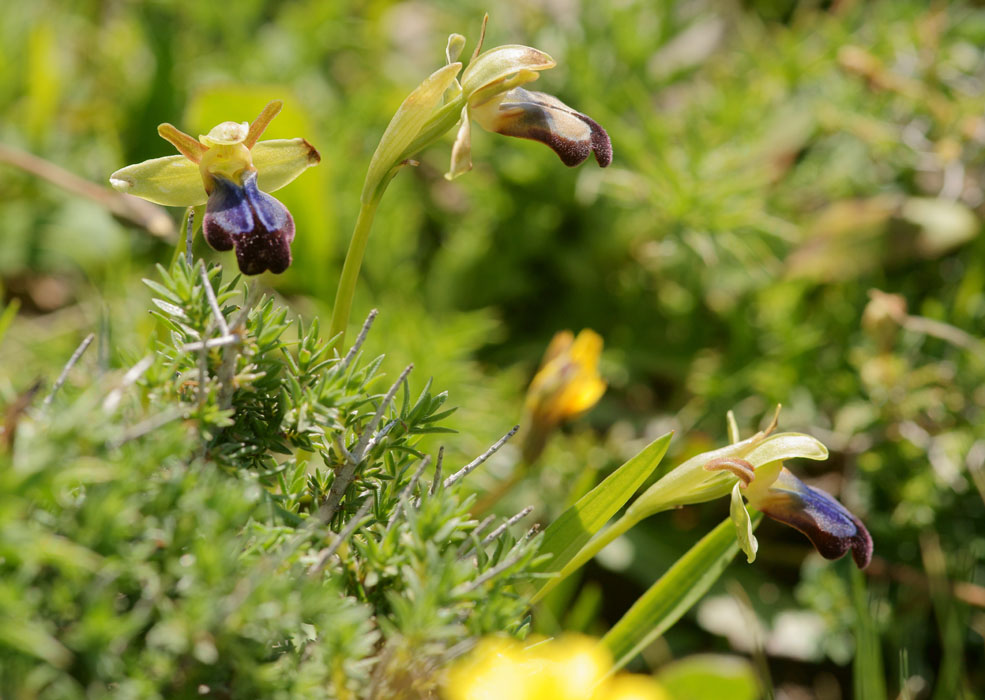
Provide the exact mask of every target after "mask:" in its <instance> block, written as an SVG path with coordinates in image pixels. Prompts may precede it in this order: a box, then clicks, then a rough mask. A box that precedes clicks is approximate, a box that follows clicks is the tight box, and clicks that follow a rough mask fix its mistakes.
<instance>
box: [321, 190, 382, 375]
mask: <svg viewBox="0 0 985 700" xmlns="http://www.w3.org/2000/svg"><path fill="white" fill-rule="evenodd" d="M380 194H382V191H381V192H380ZM379 203H380V198H379V196H376V197H373V198H371V199H369V200H368V201H365V202H363V203H362V206H361V207H360V208H359V216H358V217H357V218H356V226H355V228H353V230H352V240H350V241H349V252H347V253H346V255H345V263H344V264H343V265H342V276H341V277H340V278H339V288H338V291H337V292H336V293H335V306H334V307H333V308H332V326H331V328H330V330H329V333H328V336H329V337H330V338H334V340H333V341H332V348H333V349H335V350H337V351H338V352H339V354H340V355H341V354H342V350H343V349H344V348H345V331H346V327H347V326H348V325H349V312H350V311H352V297H353V296H354V295H355V293H356V282H357V281H358V280H359V268H361V267H362V264H363V255H364V254H365V253H366V242H367V241H368V240H369V232H370V230H372V228H373V217H374V216H375V215H376V207H377V206H379Z"/></svg>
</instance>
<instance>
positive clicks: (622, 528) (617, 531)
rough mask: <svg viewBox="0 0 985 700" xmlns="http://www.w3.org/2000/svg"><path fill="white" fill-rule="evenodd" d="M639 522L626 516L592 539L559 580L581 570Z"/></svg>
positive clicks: (566, 567)
mask: <svg viewBox="0 0 985 700" xmlns="http://www.w3.org/2000/svg"><path fill="white" fill-rule="evenodd" d="M638 522H639V519H637V518H631V517H629V516H628V515H624V516H622V517H621V518H619V520H617V521H616V522H614V523H613V524H612V525H610V526H609V527H607V528H605V529H604V530H602V531H601V532H599V533H598V534H597V535H595V537H593V538H592V539H590V540H589V541H588V544H586V545H585V546H584V547H582V548H581V550H580V551H579V552H578V554H576V555H575V557H574V559H572V560H571V561H569V562H568V563H567V565H565V567H564V568H563V569H561V573H560V574H559V575H558V578H559V579H564V578H567V577H568V576H570V575H571V574H573V573H574V572H575V571H577V570H578V569H579V568H581V567H582V566H584V565H585V564H586V563H587V562H588V561H589V560H590V559H591V558H592V557H594V556H595V555H596V554H598V553H599V552H601V551H602V550H603V549H605V548H606V546H607V545H608V544H609V543H610V542H612V541H613V540H614V539H616V538H617V537H619V535H622V534H625V533H626V532H627V531H628V530H629V529H630V528H631V527H633V525H635V524H636V523H638Z"/></svg>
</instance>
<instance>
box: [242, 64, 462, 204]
mask: <svg viewBox="0 0 985 700" xmlns="http://www.w3.org/2000/svg"><path fill="white" fill-rule="evenodd" d="M461 69H462V64H461V63H457V62H456V63H450V64H448V65H447V66H444V67H443V68H439V69H438V70H436V71H435V72H434V73H432V74H431V75H429V76H428V77H427V78H425V79H424V82H422V83H421V84H420V85H418V86H417V87H416V88H414V91H413V92H411V93H410V94H409V95H407V97H406V99H404V101H403V103H402V104H401V105H400V107H399V108H398V109H397V112H396V114H394V115H393V118H392V119H391V120H390V123H389V124H388V125H387V128H386V131H384V132H383V137H382V138H381V139H380V145H379V146H377V147H376V152H374V153H373V158H372V160H370V162H369V171H368V172H367V173H366V182H365V184H364V185H363V194H362V199H363V202H367V201H370V200H371V199H372V198H373V197H374V196H376V192H377V188H378V187H379V185H380V184H381V183H382V182H383V181H384V179H385V178H386V177H387V174H388V173H389V172H390V171H391V170H392V169H393V168H394V167H395V166H397V165H398V164H399V158H400V157H401V156H402V155H403V153H404V151H405V150H406V148H407V147H408V146H410V144H411V143H413V141H414V139H415V138H416V137H417V135H418V134H419V133H420V131H421V127H423V126H424V125H425V124H426V123H427V121H428V119H430V118H431V116H432V113H433V112H434V110H435V108H436V107H437V106H438V104H439V103H440V102H441V98H442V96H443V95H444V94H445V90H447V89H448V88H449V87H450V86H451V84H452V82H454V80H455V76H457V75H458V72H459V71H460V70H461ZM257 145H258V146H259V144H257Z"/></svg>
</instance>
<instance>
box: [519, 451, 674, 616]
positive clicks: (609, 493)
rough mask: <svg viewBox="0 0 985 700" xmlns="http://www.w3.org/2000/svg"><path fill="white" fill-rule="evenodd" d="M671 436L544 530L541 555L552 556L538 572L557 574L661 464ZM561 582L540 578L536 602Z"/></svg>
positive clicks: (595, 489)
mask: <svg viewBox="0 0 985 700" xmlns="http://www.w3.org/2000/svg"><path fill="white" fill-rule="evenodd" d="M673 435H674V434H673V433H667V434H666V435H664V436H662V437H659V438H657V439H656V440H654V441H653V442H651V443H650V444H649V445H647V446H646V447H645V448H643V450H642V451H641V452H640V453H639V454H637V455H636V456H635V457H633V458H632V459H630V460H629V461H628V462H626V463H625V464H623V465H622V466H621V467H619V468H618V469H617V470H616V471H614V472H612V474H610V475H609V476H608V477H606V479H605V480H604V481H602V483H601V484H599V485H598V486H596V487H595V488H594V489H592V490H591V491H589V492H588V493H587V494H585V495H584V496H582V497H581V498H580V499H578V502H577V503H575V504H574V505H573V506H571V507H570V508H568V509H567V510H566V511H564V512H563V513H561V515H560V516H559V517H558V518H557V520H555V521H554V522H553V523H551V524H550V525H549V526H548V528H547V529H546V530H545V531H544V539H543V541H542V543H541V546H540V554H550V555H552V556H551V558H550V559H548V560H547V561H546V562H545V563H544V564H543V565H541V568H540V572H541V573H551V574H554V573H558V572H560V571H561V570H562V569H563V568H564V567H565V565H566V564H567V563H568V562H569V561H571V560H572V559H573V558H574V556H575V555H576V554H578V552H579V551H580V550H581V548H582V547H583V546H585V544H586V543H587V542H588V541H589V540H590V539H591V538H592V535H594V534H595V533H596V532H598V530H599V528H601V527H602V526H603V525H605V524H606V523H607V522H608V521H609V519H610V518H611V517H612V516H613V515H615V514H616V512H618V510H619V509H620V508H622V507H623V505H625V504H626V502H627V501H629V499H630V498H632V497H633V494H634V493H636V491H637V489H639V487H640V486H642V485H643V482H644V481H646V479H647V477H648V476H650V474H652V473H653V472H654V470H655V469H656V468H657V467H658V466H659V465H660V460H662V459H663V456H664V454H666V452H667V447H668V446H669V445H670V439H671V438H672V437H673ZM569 573H570V572H569ZM560 580H561V578H560V577H558V576H555V577H553V578H550V579H542V580H541V581H542V583H540V584H539V586H540V589H539V590H538V591H537V594H536V596H535V600H539V599H540V598H542V597H543V596H544V594H546V593H547V592H548V591H549V590H550V589H551V588H553V587H554V586H555V585H556V584H557V583H558V582H559V581H560Z"/></svg>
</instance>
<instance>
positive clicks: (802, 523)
mask: <svg viewBox="0 0 985 700" xmlns="http://www.w3.org/2000/svg"><path fill="white" fill-rule="evenodd" d="M753 505H755V507H756V508H758V509H759V510H761V511H763V513H765V514H766V515H768V516H769V517H771V518H773V519H774V520H779V521H780V522H782V523H786V524H787V525H790V526H791V527H793V528H796V529H798V530H800V531H801V532H802V533H804V534H805V535H807V537H808V538H809V539H810V541H811V543H812V544H813V545H814V548H815V549H816V550H817V551H818V553H820V555H821V556H822V557H824V558H825V559H838V558H839V557H841V556H843V555H844V554H845V553H846V552H848V550H851V552H852V558H853V559H854V560H855V564H856V565H857V566H858V568H860V569H864V568H865V567H866V566H868V565H869V561H870V560H871V559H872V537H871V536H870V535H869V531H868V530H866V529H865V525H863V524H862V521H861V520H859V519H858V518H857V517H855V516H854V515H853V514H852V513H851V512H849V510H848V509H847V508H845V506H843V505H841V503H839V502H838V501H837V500H835V498H834V497H832V496H831V495H830V494H827V493H825V492H824V491H821V490H820V489H816V488H814V487H812V486H808V485H807V484H805V483H804V482H802V481H801V480H800V479H798V478H797V477H796V476H794V475H793V474H792V473H791V472H790V471H788V470H787V469H783V471H782V472H781V474H780V476H779V478H778V479H777V480H776V482H774V484H773V485H772V486H771V487H770V489H769V491H768V492H767V494H766V496H765V497H763V498H761V499H760V500H759V501H758V502H756V503H755V504H753Z"/></svg>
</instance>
